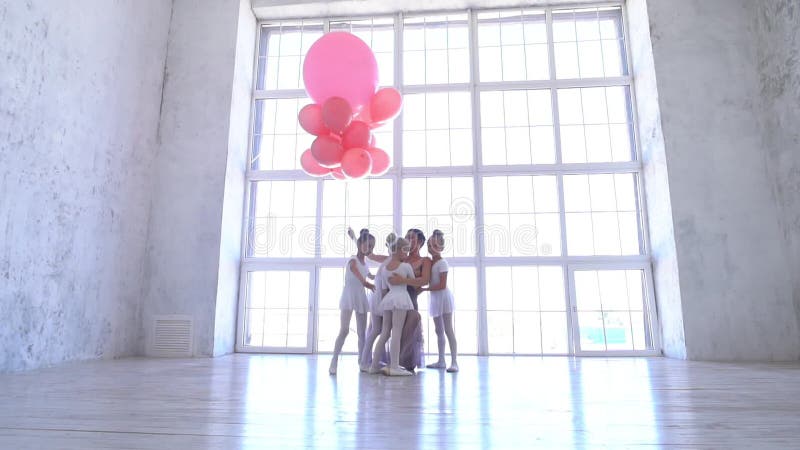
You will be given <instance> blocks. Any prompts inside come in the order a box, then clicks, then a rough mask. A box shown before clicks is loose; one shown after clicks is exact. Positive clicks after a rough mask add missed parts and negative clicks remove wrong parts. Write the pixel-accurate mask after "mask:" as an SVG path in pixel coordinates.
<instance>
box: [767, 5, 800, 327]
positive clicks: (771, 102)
mask: <svg viewBox="0 0 800 450" xmlns="http://www.w3.org/2000/svg"><path fill="white" fill-rule="evenodd" d="M756 13H757V19H758V21H757V28H756V30H757V33H758V37H759V52H758V57H759V60H758V63H759V64H758V68H759V75H760V93H761V100H762V107H763V108H764V114H763V118H762V126H763V135H764V141H763V142H764V147H765V148H766V149H767V153H766V165H767V173H768V174H769V175H770V177H771V178H772V181H773V184H772V187H773V195H774V196H775V199H776V200H777V201H778V205H779V211H780V213H781V216H780V225H781V234H782V236H783V238H784V240H785V245H786V248H787V250H788V251H789V258H790V265H789V266H788V267H787V268H786V271H787V272H789V274H790V275H791V276H792V277H793V295H792V297H793V301H794V305H795V314H796V317H797V321H798V327H800V0H770V1H763V2H760V3H759V4H758V9H757V12H756Z"/></svg>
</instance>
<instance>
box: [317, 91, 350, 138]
mask: <svg viewBox="0 0 800 450" xmlns="http://www.w3.org/2000/svg"><path fill="white" fill-rule="evenodd" d="M352 119H353V108H351V107H350V104H349V103H347V100H345V99H343V98H341V97H331V98H329V99H328V100H326V101H325V103H323V105H322V121H323V122H324V123H325V125H327V126H328V128H330V129H331V131H333V132H334V133H341V132H342V131H344V129H345V128H347V126H348V125H350V121H351V120H352Z"/></svg>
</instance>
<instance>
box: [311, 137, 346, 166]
mask: <svg viewBox="0 0 800 450" xmlns="http://www.w3.org/2000/svg"><path fill="white" fill-rule="evenodd" d="M311 154H312V155H314V159H316V160H317V162H318V163H319V165H320V166H322V167H328V168H333V167H338V166H339V164H340V163H341V162H342V155H343V154H344V148H343V147H342V144H341V143H340V142H339V141H338V140H337V139H336V138H334V137H332V136H320V137H318V138H316V139H314V142H313V143H312V144H311Z"/></svg>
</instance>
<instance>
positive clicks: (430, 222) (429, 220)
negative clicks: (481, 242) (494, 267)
mask: <svg viewBox="0 0 800 450" xmlns="http://www.w3.org/2000/svg"><path fill="white" fill-rule="evenodd" d="M402 216H403V222H402V229H403V230H407V229H409V228H419V229H422V230H423V231H424V232H425V233H426V235H429V234H430V232H431V231H433V229H435V228H438V229H439V230H441V231H442V232H443V233H444V236H445V249H444V252H443V256H445V257H448V256H474V255H475V200H474V195H473V188H472V179H471V178H468V177H457V178H437V177H431V178H407V179H404V180H403V210H402ZM423 253H424V250H423Z"/></svg>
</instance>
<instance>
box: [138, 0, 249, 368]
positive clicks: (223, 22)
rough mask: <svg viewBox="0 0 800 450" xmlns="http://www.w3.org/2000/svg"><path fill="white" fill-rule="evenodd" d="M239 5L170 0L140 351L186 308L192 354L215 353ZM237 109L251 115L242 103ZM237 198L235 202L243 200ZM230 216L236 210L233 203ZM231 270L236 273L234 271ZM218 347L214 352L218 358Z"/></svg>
mask: <svg viewBox="0 0 800 450" xmlns="http://www.w3.org/2000/svg"><path fill="white" fill-rule="evenodd" d="M240 6H244V7H249V5H248V4H247V2H243V3H242V4H240V0H175V2H174V6H173V17H172V25H171V27H170V32H169V47H168V52H167V66H166V73H165V77H166V81H165V84H164V100H163V108H162V116H161V124H160V128H159V130H160V136H161V145H160V148H159V152H158V157H157V160H156V169H157V170H156V182H155V184H156V186H155V192H157V195H155V196H154V198H153V205H152V208H151V215H150V228H149V238H148V248H147V257H146V259H147V265H146V280H145V285H146V286H147V294H146V296H145V298H144V308H143V316H142V325H143V341H142V342H141V343H142V345H143V346H144V347H143V348H142V351H143V352H144V353H147V345H148V342H149V340H150V336H149V331H150V330H151V326H150V325H151V323H152V319H153V316H155V315H161V314H185V315H189V316H192V317H193V319H194V331H195V339H194V346H193V351H194V354H195V355H197V356H211V355H212V354H214V353H215V348H214V346H215V345H214V339H215V326H216V325H215V320H216V314H217V295H218V284H219V283H228V284H226V285H225V286H224V287H225V289H227V291H226V293H225V294H224V295H226V296H227V297H226V298H229V297H230V296H232V298H230V301H232V302H234V304H235V301H236V300H235V295H236V292H235V291H234V290H233V289H236V288H238V286H236V283H234V284H233V288H232V289H231V287H230V284H229V283H230V280H229V279H228V277H227V274H228V273H229V272H230V258H228V256H229V253H226V255H224V256H225V258H227V259H225V260H223V263H225V264H227V265H226V266H225V267H224V268H223V269H220V249H221V248H223V247H224V246H226V245H227V243H226V241H225V240H223V239H222V228H221V227H222V223H223V215H224V211H223V199H224V198H225V195H226V193H227V194H230V197H231V198H232V197H233V196H234V195H235V192H233V191H230V190H228V191H226V170H227V164H228V162H229V160H230V161H231V162H232V163H234V164H241V162H240V161H239V162H237V157H236V156H235V155H229V145H230V143H231V139H233V141H234V142H240V141H241V139H239V138H237V137H236V135H235V133H239V132H241V130H233V132H234V135H233V137H232V134H231V132H232V130H231V119H232V116H231V106H232V105H236V104H239V103H237V102H238V101H239V100H238V99H235V98H234V95H233V91H234V67H236V49H237V32H238V26H239V9H240ZM250 30H251V32H252V35H250V37H249V39H250V41H251V42H254V41H255V27H251V29H250ZM244 39H248V38H247V37H244ZM251 45H252V44H251ZM249 57H250V58H252V57H253V53H252V52H251V53H250V55H249ZM250 64H251V65H252V62H251V63H250ZM248 89H249V88H248ZM243 107H244V108H248V107H249V105H245V106H243ZM244 111H245V113H244V114H245V115H249V109H245V110H244ZM245 142H246V141H245ZM237 150H238V151H242V152H246V146H244V147H241V148H236V149H233V148H231V149H230V151H237ZM239 180H241V178H239ZM231 183H232V184H231V185H233V183H234V181H232V182H231ZM239 183H240V184H239V187H238V189H239V192H240V193H241V192H242V189H243V188H242V187H241V186H242V184H241V181H239ZM238 202H239V203H238V208H241V204H242V199H239V200H238ZM239 211H241V210H239ZM229 215H232V216H235V215H236V212H235V209H234V210H232V212H229ZM241 217H242V216H241V213H239V214H238V220H237V223H236V231H235V233H239V232H240V231H239V230H240V229H241ZM237 245H238V244H237ZM225 248H226V249H227V247H225ZM237 251H238V250H237ZM235 257H236V258H238V253H237V254H236V256H235ZM221 270H222V275H224V277H223V278H220V276H221ZM236 276H237V279H238V273H237V274H236ZM220 314H222V320H223V321H230V322H231V323H232V321H231V320H230V317H229V315H230V314H232V313H230V312H229V310H228V309H227V308H226V307H225V306H220ZM220 327H223V325H222V324H220ZM229 332H230V333H232V332H233V331H232V330H230V331H229ZM219 333H220V334H223V333H224V331H223V330H220V331H219ZM229 351H232V348H231V349H230V350H229ZM224 352H225V351H224V350H223V349H217V354H219V353H224Z"/></svg>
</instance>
